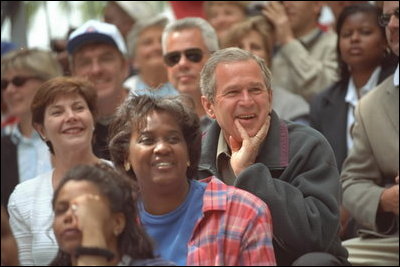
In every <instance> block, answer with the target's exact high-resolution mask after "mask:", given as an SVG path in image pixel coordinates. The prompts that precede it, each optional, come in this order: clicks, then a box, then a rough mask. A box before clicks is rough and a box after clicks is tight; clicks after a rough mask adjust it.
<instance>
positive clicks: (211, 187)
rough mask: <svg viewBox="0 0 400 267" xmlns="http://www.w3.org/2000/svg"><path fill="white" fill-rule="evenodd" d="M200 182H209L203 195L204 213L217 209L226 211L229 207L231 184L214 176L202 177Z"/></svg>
mask: <svg viewBox="0 0 400 267" xmlns="http://www.w3.org/2000/svg"><path fill="white" fill-rule="evenodd" d="M200 182H201V183H207V186H206V190H205V192H204V196H203V213H206V212H207V211H215V210H221V211H225V210H226V209H227V202H228V197H227V192H228V188H229V186H228V185H226V184H224V183H223V182H222V181H220V180H219V179H217V178H215V177H214V176H210V177H208V178H206V179H202V180H200Z"/></svg>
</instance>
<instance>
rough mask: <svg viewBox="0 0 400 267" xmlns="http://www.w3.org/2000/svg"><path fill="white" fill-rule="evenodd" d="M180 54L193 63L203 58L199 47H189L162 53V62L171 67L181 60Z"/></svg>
mask: <svg viewBox="0 0 400 267" xmlns="http://www.w3.org/2000/svg"><path fill="white" fill-rule="evenodd" d="M182 54H184V55H185V57H186V58H187V59H188V60H190V61H191V62H194V63H199V62H200V61H201V60H202V59H203V51H201V49H199V48H190V49H186V50H183V51H174V52H170V53H167V54H165V55H164V62H165V64H167V66H169V67H173V66H175V65H176V64H178V62H179V61H180V60H181V56H182Z"/></svg>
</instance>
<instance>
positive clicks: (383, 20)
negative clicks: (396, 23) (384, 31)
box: [379, 8, 399, 27]
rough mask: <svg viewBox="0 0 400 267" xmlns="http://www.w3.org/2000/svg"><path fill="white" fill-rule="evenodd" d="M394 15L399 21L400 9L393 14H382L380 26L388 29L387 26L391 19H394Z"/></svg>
mask: <svg viewBox="0 0 400 267" xmlns="http://www.w3.org/2000/svg"><path fill="white" fill-rule="evenodd" d="M393 15H394V16H395V17H396V18H397V19H399V8H397V9H396V10H395V11H394V13H393V14H382V15H380V16H379V24H380V25H381V26H382V27H386V26H387V25H388V24H389V22H390V19H391V18H392V16H393Z"/></svg>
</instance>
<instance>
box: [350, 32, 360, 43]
mask: <svg viewBox="0 0 400 267" xmlns="http://www.w3.org/2000/svg"><path fill="white" fill-rule="evenodd" d="M350 41H351V42H352V43H355V42H358V41H360V33H359V32H357V31H354V32H353V33H352V34H351V36H350Z"/></svg>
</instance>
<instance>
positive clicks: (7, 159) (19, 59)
mask: <svg viewBox="0 0 400 267" xmlns="http://www.w3.org/2000/svg"><path fill="white" fill-rule="evenodd" d="M61 75H62V69H61V66H60V65H59V64H58V62H57V60H56V59H55V58H54V57H53V56H52V54H51V53H50V52H46V51H41V50H37V49H23V50H17V51H13V52H10V53H8V54H6V55H5V56H4V57H3V58H2V59H1V97H2V99H3V100H4V101H5V103H6V105H7V107H8V115H9V116H13V117H16V118H17V119H18V120H17V123H16V124H13V125H9V126H7V127H5V128H2V137H1V166H2V168H1V177H2V179H1V200H2V203H4V205H7V202H8V198H9V195H10V194H11V192H12V190H13V189H14V187H15V186H16V185H17V184H18V183H21V182H23V181H26V180H29V179H31V178H33V177H36V176H37V175H39V174H41V173H44V172H47V171H49V170H51V156H50V153H49V151H48V149H47V146H46V144H45V143H44V142H43V140H41V139H40V136H39V134H38V133H37V132H36V131H35V130H34V128H33V126H32V112H31V103H32V100H33V97H34V96H35V94H36V92H37V90H38V88H39V86H40V85H41V84H43V83H44V82H45V81H47V80H49V79H51V78H53V77H57V76H61Z"/></svg>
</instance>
